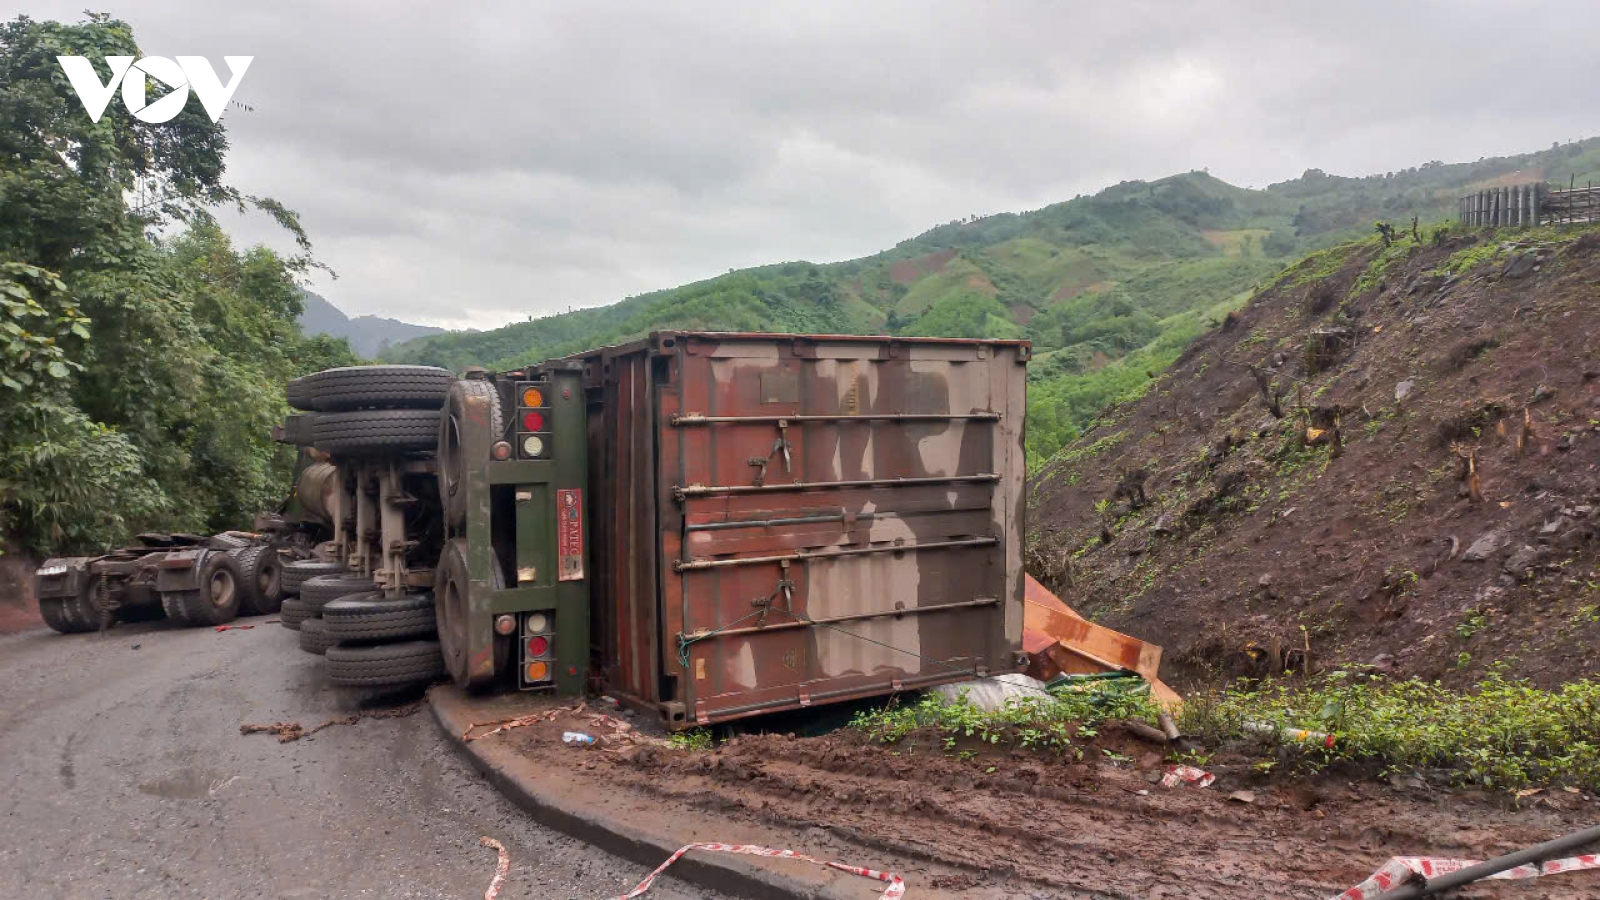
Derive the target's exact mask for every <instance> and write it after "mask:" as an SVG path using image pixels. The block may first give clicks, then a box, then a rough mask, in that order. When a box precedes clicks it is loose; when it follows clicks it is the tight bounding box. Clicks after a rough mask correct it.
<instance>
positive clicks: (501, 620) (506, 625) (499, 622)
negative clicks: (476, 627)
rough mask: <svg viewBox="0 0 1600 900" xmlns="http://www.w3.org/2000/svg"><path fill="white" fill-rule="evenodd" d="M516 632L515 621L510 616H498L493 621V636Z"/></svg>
mask: <svg viewBox="0 0 1600 900" xmlns="http://www.w3.org/2000/svg"><path fill="white" fill-rule="evenodd" d="M516 630H517V620H516V619H515V618H513V617H511V616H500V617H498V618H496V619H495V620H494V631H495V634H510V633H511V632H513V631H516Z"/></svg>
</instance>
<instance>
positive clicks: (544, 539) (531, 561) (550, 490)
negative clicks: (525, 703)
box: [461, 363, 591, 696]
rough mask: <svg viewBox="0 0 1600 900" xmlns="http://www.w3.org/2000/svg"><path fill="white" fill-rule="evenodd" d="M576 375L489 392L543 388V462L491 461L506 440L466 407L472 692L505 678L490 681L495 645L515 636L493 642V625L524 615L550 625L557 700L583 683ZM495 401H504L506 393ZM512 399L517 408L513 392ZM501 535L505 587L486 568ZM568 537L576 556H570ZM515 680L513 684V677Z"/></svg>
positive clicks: (584, 527) (485, 414)
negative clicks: (506, 561) (548, 619)
mask: <svg viewBox="0 0 1600 900" xmlns="http://www.w3.org/2000/svg"><path fill="white" fill-rule="evenodd" d="M581 372H582V368H581V366H579V365H578V364H575V363H574V364H572V365H570V366H562V365H560V364H556V365H552V366H546V367H544V368H542V369H541V370H540V371H539V372H538V374H537V375H531V373H516V372H514V373H509V374H506V375H497V376H491V378H490V380H492V381H494V382H496V383H497V386H498V384H499V383H504V382H511V383H512V384H513V385H516V384H520V383H525V382H529V381H534V382H540V383H543V384H547V385H548V393H547V397H546V402H547V404H548V409H549V417H550V422H549V425H548V429H549V437H550V440H551V449H550V452H549V458H546V459H519V458H516V457H517V456H518V455H519V452H520V448H518V447H516V446H513V447H512V448H511V450H512V452H511V457H512V458H510V459H505V460H496V459H494V457H493V450H494V445H495V444H496V443H498V442H500V441H503V440H505V439H506V436H505V435H504V434H494V433H493V431H492V427H491V421H492V418H493V411H492V409H491V408H490V403H491V401H490V400H489V399H488V398H485V397H482V396H473V397H468V398H466V401H465V415H464V419H465V422H464V425H465V426H466V427H464V428H462V434H461V440H462V450H463V451H464V458H465V460H466V470H465V474H466V490H467V518H466V526H465V537H466V539H467V569H468V584H469V590H468V607H467V642H468V643H467V647H468V656H467V659H468V662H467V665H468V667H469V668H468V671H469V681H470V682H471V683H473V684H487V683H489V682H492V681H494V680H496V679H497V678H501V677H504V675H505V674H506V673H504V672H496V671H495V665H496V659H497V654H496V652H495V649H496V642H497V641H503V640H508V639H515V640H519V641H520V640H521V631H520V628H519V630H518V631H517V632H516V637H515V638H507V637H505V636H501V635H497V634H496V632H495V628H494V625H495V620H496V619H497V618H498V617H499V616H502V615H507V614H509V615H515V616H516V617H517V621H518V622H519V624H520V623H521V622H522V620H523V617H524V614H526V613H531V612H546V613H553V614H554V617H555V620H554V621H555V625H554V639H553V641H552V643H553V645H554V667H555V673H554V674H555V678H554V685H555V689H556V692H557V693H558V694H560V695H563V696H576V695H580V694H582V693H583V690H584V688H585V686H586V684H587V682H588V678H589V615H590V608H589V591H590V583H591V579H590V568H589V546H590V540H589V515H588V496H587V494H588V453H587V445H586V441H587V435H588V421H587V416H588V413H587V410H586V408H585V403H584V394H583V388H582V385H581V384H580V376H581ZM500 393H501V396H502V397H504V396H505V392H504V391H501V392H500ZM512 399H513V402H514V401H515V399H516V397H515V392H514V391H513V397H512ZM506 412H507V419H508V420H510V421H512V427H511V429H510V430H511V431H512V432H514V431H515V420H512V419H511V416H512V415H514V414H515V413H516V412H517V407H516V406H515V405H511V406H508V407H507V408H506ZM564 500H565V501H567V502H566V503H563V501H564ZM574 500H575V502H573V501H574ZM506 528H510V529H512V532H513V534H514V541H513V542H512V546H513V547H514V553H515V559H514V561H513V562H512V564H511V565H510V566H509V567H508V568H509V570H510V572H511V573H513V575H514V576H515V577H514V579H509V580H508V579H505V578H504V577H503V575H502V574H501V572H497V571H496V570H495V566H494V555H495V553H494V548H495V546H496V545H497V544H501V545H502V546H503V545H504V541H503V540H502V541H497V540H496V537H497V535H496V531H497V529H506ZM501 536H502V537H503V531H502V533H501ZM574 537H575V538H576V542H577V546H576V548H573V546H572V542H573V540H574ZM574 549H576V553H573V552H572V551H573V550H574ZM563 551H565V552H563ZM497 584H505V585H506V586H503V587H497ZM498 658H499V659H502V660H504V659H507V658H509V659H512V660H517V659H520V656H519V655H518V654H517V653H515V652H514V653H512V654H511V655H510V656H509V657H507V656H505V655H503V654H502V655H498ZM519 665H520V663H519ZM517 680H518V682H519V683H520V681H521V678H520V673H518V677H517Z"/></svg>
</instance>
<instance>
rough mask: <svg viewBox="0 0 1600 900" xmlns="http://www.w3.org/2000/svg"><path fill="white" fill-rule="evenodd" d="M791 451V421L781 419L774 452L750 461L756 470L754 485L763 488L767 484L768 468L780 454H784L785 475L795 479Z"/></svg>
mask: <svg viewBox="0 0 1600 900" xmlns="http://www.w3.org/2000/svg"><path fill="white" fill-rule="evenodd" d="M790 449H792V448H791V445H790V444H789V420H788V419H779V420H778V439H777V440H776V441H773V443H772V450H771V451H770V452H769V453H767V455H766V456H752V457H750V459H749V463H750V465H752V466H754V467H755V468H756V477H755V481H754V482H752V483H753V484H755V486H756V487H761V486H763V485H765V484H766V483H767V466H768V465H769V464H771V462H772V459H773V457H775V456H777V455H778V454H779V453H782V454H783V473H784V474H785V475H788V476H789V477H790V478H793V477H794V460H793V458H792V457H791V456H790V454H789V451H790Z"/></svg>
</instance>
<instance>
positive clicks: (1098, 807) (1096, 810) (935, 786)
mask: <svg viewBox="0 0 1600 900" xmlns="http://www.w3.org/2000/svg"><path fill="white" fill-rule="evenodd" d="M590 716H592V713H588V714H574V715H563V716H560V717H558V718H556V719H554V720H553V721H547V722H540V723H538V724H536V725H533V726H529V727H526V728H519V729H516V730H515V731H510V732H506V733H505V734H502V735H497V736H495V737H493V738H490V740H506V741H511V742H514V745H515V746H516V747H517V748H518V749H519V750H520V751H521V752H522V753H524V754H526V755H528V756H529V757H531V758H532V759H534V760H535V761H536V763H538V764H548V765H550V766H552V767H560V768H563V769H565V770H566V773H565V775H564V777H569V778H572V779H580V780H585V779H587V780H592V781H593V782H595V783H596V784H604V785H606V786H607V789H608V790H611V791H625V792H627V793H629V794H633V795H636V796H641V797H645V798H649V799H650V800H651V801H653V802H648V803H639V804H635V806H636V807H638V808H642V809H651V808H654V809H659V810H660V815H663V816H674V817H691V816H692V817H693V818H694V819H696V820H699V821H709V822H718V823H721V825H720V827H721V828H722V829H723V830H724V831H736V830H737V829H738V828H739V827H740V824H741V823H745V824H751V825H755V824H759V825H761V826H763V827H766V828H773V827H780V828H783V829H787V830H788V832H789V833H790V834H791V835H792V837H793V840H794V842H795V845H803V844H804V843H805V842H807V841H812V840H816V839H818V837H819V836H821V835H824V834H825V835H826V836H827V838H828V839H829V840H830V841H831V842H833V843H835V845H836V846H835V848H834V851H833V852H834V853H835V854H836V855H835V858H841V859H851V860H855V861H864V862H865V863H866V864H873V862H874V860H875V858H883V857H885V856H894V857H899V858H906V857H909V858H913V859H921V860H926V861H929V862H932V863H941V864H945V865H950V864H954V865H955V866H957V867H958V868H959V869H961V870H963V871H964V873H965V874H963V875H959V876H954V877H952V876H950V875H948V874H944V875H941V876H940V877H939V879H938V883H935V884H927V883H922V884H919V883H918V882H917V880H916V879H915V878H914V877H912V876H910V875H908V882H909V884H910V891H909V892H908V896H915V894H916V891H917V889H918V888H921V887H931V888H944V889H947V890H949V891H954V892H956V893H957V894H959V895H962V896H974V897H976V896H985V897H987V896H991V893H989V892H992V891H995V890H996V889H997V888H998V889H1000V890H999V892H998V893H994V894H992V895H993V896H1005V897H1051V898H1055V897H1072V898H1112V897H1116V898H1141V900H1156V898H1179V897H1183V898H1191V897H1197V896H1206V897H1260V898H1269V897H1270V898H1304V900H1326V898H1328V897H1331V896H1333V895H1335V894H1337V893H1339V892H1340V891H1343V890H1344V889H1345V888H1348V887H1350V886H1352V885H1354V884H1356V883H1357V882H1359V881H1361V880H1362V879H1364V878H1366V877H1367V876H1368V875H1370V874H1371V873H1372V872H1373V871H1374V870H1375V869H1377V868H1378V866H1380V865H1381V864H1383V863H1384V862H1385V861H1387V860H1388V859H1389V857H1391V856H1401V855H1405V856H1418V855H1421V856H1445V857H1456V858H1460V857H1467V858H1478V859H1482V858H1486V857H1488V856H1493V855H1498V854H1500V853H1505V852H1510V851H1513V850H1518V849H1521V848H1523V847H1525V846H1528V845H1530V844H1534V843H1537V842H1539V841H1543V840H1548V839H1550V838H1552V837H1556V836H1558V835H1561V834H1565V833H1567V832H1570V831H1575V830H1577V829H1578V828H1581V827H1585V826H1588V825H1592V824H1594V820H1596V819H1600V802H1597V801H1596V800H1595V799H1594V798H1593V797H1588V796H1586V795H1582V794H1573V793H1569V792H1566V791H1563V790H1561V789H1559V788H1558V789H1552V790H1551V791H1548V792H1543V793H1540V794H1537V795H1532V796H1529V797H1526V798H1523V799H1522V800H1521V801H1520V806H1521V808H1520V809H1519V808H1516V805H1515V803H1514V801H1513V799H1512V798H1509V797H1507V796H1505V795H1489V794H1484V793H1481V792H1476V791H1461V790H1453V789H1447V788H1443V787H1438V786H1429V785H1424V784H1422V783H1421V782H1417V783H1415V784H1412V783H1410V782H1406V781H1404V780H1402V781H1401V782H1399V786H1392V785H1389V784H1387V783H1381V782H1376V781H1373V780H1372V779H1371V778H1370V775H1363V776H1355V775H1353V774H1352V775H1343V776H1341V775H1323V776H1319V777H1316V778H1311V779H1284V778H1277V779H1268V778H1267V777H1265V776H1261V775H1257V774H1255V773H1254V771H1253V770H1252V769H1251V768H1250V766H1249V764H1248V763H1247V762H1245V761H1244V760H1243V759H1242V758H1241V759H1240V760H1238V761H1237V762H1236V763H1235V764H1233V765H1230V764H1228V763H1229V761H1228V760H1226V759H1219V760H1218V761H1216V762H1214V763H1209V764H1208V768H1209V769H1210V770H1211V771H1212V772H1213V773H1214V774H1216V775H1217V776H1218V781H1217V783H1216V784H1215V785H1213V786H1211V787H1208V788H1204V789H1201V788H1195V787H1190V786H1187V785H1185V786H1180V787H1176V788H1163V787H1161V786H1160V785H1159V784H1157V783H1154V781H1153V779H1157V778H1158V776H1159V774H1160V772H1162V771H1163V770H1164V767H1165V763H1164V762H1163V760H1162V754H1161V752H1160V751H1159V750H1158V749H1157V748H1155V747H1154V746H1152V745H1150V744H1144V743H1142V742H1141V741H1139V740H1138V739H1136V738H1134V737H1132V736H1131V735H1126V734H1122V733H1120V732H1118V731H1116V730H1115V729H1114V728H1111V729H1105V730H1103V731H1102V734H1101V736H1100V737H1099V738H1097V739H1096V740H1095V742H1094V743H1093V745H1092V746H1091V747H1090V748H1089V752H1088V753H1087V754H1086V756H1085V759H1084V760H1083V761H1081V762H1078V761H1068V760H1065V759H1061V758H1057V757H1054V756H1052V755H1050V754H1049V753H1035V752H1020V751H1019V752H1011V751H1006V750H999V751H988V752H984V753H980V754H979V755H977V756H975V757H974V758H972V759H959V758H952V757H949V756H946V755H945V754H944V752H943V751H942V747H941V744H940V741H939V738H938V736H936V735H930V734H919V733H914V734H913V735H912V736H910V737H909V738H907V739H906V740H905V741H902V743H900V744H898V745H895V746H890V747H886V746H883V745H876V744H868V743H866V742H865V741H864V739H863V738H862V737H861V736H860V734H859V733H858V732H855V731H853V730H851V729H844V730H841V731H836V732H833V733H831V734H828V735H824V736H821V737H805V738H796V737H794V736H792V735H781V734H766V735H744V736H739V737H735V738H734V739H732V740H730V741H728V742H727V743H725V744H723V745H721V746H720V747H718V748H717V749H715V750H712V751H700V752H686V751H683V750H677V749H672V748H669V747H662V746H659V745H656V744H652V743H646V742H638V743H635V742H630V741H617V740H611V741H610V742H609V746H607V744H608V740H607V736H606V732H605V731H604V730H603V729H596V728H595V725H594V723H593V721H592V719H591V718H590ZM634 721H640V719H638V718H635V719H634ZM566 730H589V731H595V732H596V733H597V734H598V735H599V736H600V738H601V743H600V745H599V746H598V747H597V748H594V749H592V750H574V749H573V748H570V747H567V746H564V745H563V744H562V743H561V734H562V732H563V731H566ZM607 751H610V752H607ZM1102 751H1110V753H1112V754H1115V756H1112V755H1108V754H1107V753H1105V752H1102ZM1241 791H1244V792H1247V793H1246V794H1240V793H1239V792H1241ZM1230 795H1232V797H1233V798H1232V799H1230ZM1247 801H1248V802H1247ZM840 843H842V844H846V845H850V846H851V847H853V848H854V849H844V848H841V847H838V846H837V844H840ZM841 854H842V855H841ZM1471 896H1473V897H1482V898H1502V897H1503V898H1527V900H1532V898H1535V897H1541V898H1542V897H1574V898H1600V878H1596V877H1594V876H1593V875H1592V874H1591V873H1579V874H1575V875H1569V876H1555V877H1552V878H1549V879H1546V880H1542V881H1539V882H1526V881H1524V882H1498V883H1488V884H1487V886H1485V885H1479V886H1474V888H1473V890H1472V893H1471Z"/></svg>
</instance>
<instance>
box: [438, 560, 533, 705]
mask: <svg viewBox="0 0 1600 900" xmlns="http://www.w3.org/2000/svg"><path fill="white" fill-rule="evenodd" d="M467 575H468V568H467V540H466V538H452V539H450V540H448V541H445V544H444V549H443V550H442V551H441V552H440V553H439V564H438V566H437V567H436V568H435V569H434V574H433V601H434V613H435V616H436V617H437V622H438V626H437V627H438V630H439V644H440V647H441V648H442V649H441V651H440V652H441V653H443V654H444V659H445V668H446V670H447V671H448V672H449V673H450V677H451V679H453V680H454V681H455V683H456V684H458V685H460V686H462V687H464V688H467V689H469V690H477V689H482V688H486V687H488V686H489V685H491V684H493V683H494V682H495V679H496V678H498V677H500V676H501V675H504V674H505V673H506V672H507V671H510V669H511V668H513V665H512V663H511V659H512V657H513V655H514V653H515V651H516V640H515V638H513V637H506V636H501V635H495V636H494V654H493V657H492V659H493V671H491V672H489V673H488V674H487V675H485V674H484V673H483V672H482V671H479V672H477V673H474V672H473V671H472V668H471V666H469V665H468V664H467V657H468V654H469V646H468V645H469V643H470V642H469V640H468V636H467V629H468V626H467V623H468V621H469V616H468V614H467V606H468V603H467V598H468V595H469V592H470V590H471V587H470V585H469V583H468V577H467ZM505 586H506V578H505V573H504V571H503V570H502V569H501V568H500V556H499V554H497V553H495V552H494V548H492V547H491V548H489V589H490V590H494V591H499V590H504V589H505Z"/></svg>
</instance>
